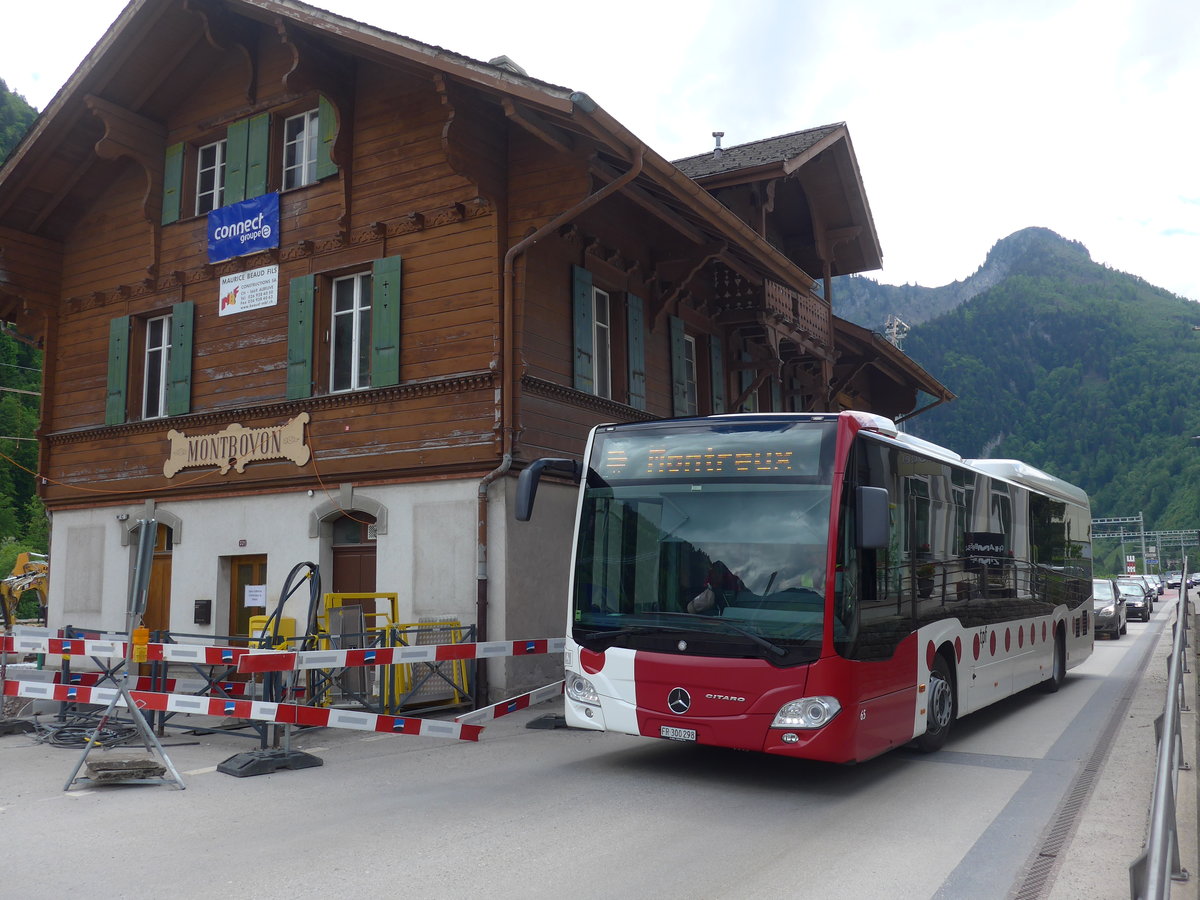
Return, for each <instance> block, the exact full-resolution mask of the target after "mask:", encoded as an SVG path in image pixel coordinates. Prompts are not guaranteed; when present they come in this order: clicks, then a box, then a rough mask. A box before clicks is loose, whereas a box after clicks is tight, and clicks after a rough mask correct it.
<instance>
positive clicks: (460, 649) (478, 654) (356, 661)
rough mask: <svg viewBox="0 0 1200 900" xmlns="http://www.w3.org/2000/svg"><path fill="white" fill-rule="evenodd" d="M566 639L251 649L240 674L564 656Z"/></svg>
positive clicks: (240, 664) (240, 663) (241, 661)
mask: <svg viewBox="0 0 1200 900" xmlns="http://www.w3.org/2000/svg"><path fill="white" fill-rule="evenodd" d="M565 646H566V639H565V638H541V639H538V640H533V641H485V642H483V643H479V644H420V645H417V646H414V647H374V648H368V649H364V650H252V651H250V652H249V653H246V654H245V655H243V656H240V657H239V658H238V671H239V672H291V671H295V670H301V669H349V668H357V667H360V666H394V665H403V664H406V663H435V662H448V661H451V660H460V659H495V658H498V657H504V656H534V655H538V654H544V653H562V652H563V648H564V647H565Z"/></svg>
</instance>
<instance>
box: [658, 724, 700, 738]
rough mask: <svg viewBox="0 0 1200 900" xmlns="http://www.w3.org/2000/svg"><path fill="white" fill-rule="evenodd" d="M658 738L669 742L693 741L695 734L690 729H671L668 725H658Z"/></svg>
mask: <svg viewBox="0 0 1200 900" xmlns="http://www.w3.org/2000/svg"><path fill="white" fill-rule="evenodd" d="M658 736H659V737H665V738H666V739H667V740H669V741H694V740H695V739H696V732H695V730H693V729H691V728H672V727H671V726H670V725H660V726H659V728H658Z"/></svg>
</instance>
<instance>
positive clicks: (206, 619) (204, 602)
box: [192, 598, 212, 625]
mask: <svg viewBox="0 0 1200 900" xmlns="http://www.w3.org/2000/svg"><path fill="white" fill-rule="evenodd" d="M192 624H194V625H211V624H212V600H211V599H207V598H206V599H201V600H197V601H196V608H195V613H194V614H193V616H192Z"/></svg>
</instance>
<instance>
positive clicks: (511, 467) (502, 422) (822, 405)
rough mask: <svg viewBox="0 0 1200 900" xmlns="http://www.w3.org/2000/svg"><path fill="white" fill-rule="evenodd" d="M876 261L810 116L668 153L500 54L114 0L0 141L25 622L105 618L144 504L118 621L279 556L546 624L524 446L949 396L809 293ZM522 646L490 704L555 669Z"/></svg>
mask: <svg viewBox="0 0 1200 900" xmlns="http://www.w3.org/2000/svg"><path fill="white" fill-rule="evenodd" d="M879 264H880V251H879V246H878V240H877V237H876V234H875V230H874V227H873V224H872V221H871V216H870V211H869V208H868V205H867V200H866V196H865V193H864V191H863V186H862V182H861V180H860V177H859V173H858V168H857V164H856V162H855V158H854V153H853V150H852V147H851V144H850V138H849V134H848V133H847V130H846V128H845V126H844V125H834V126H830V127H827V128H820V129H814V130H811V131H803V132H799V133H797V134H794V135H788V136H786V137H783V138H775V139H772V140H769V141H762V142H759V143H756V144H750V145H746V146H744V147H737V148H729V149H727V150H723V151H720V152H719V153H706V154H704V155H703V156H700V157H694V158H692V159H688V160H683V161H681V162H679V163H676V164H673V163H671V162H668V161H667V160H665V159H663V158H661V157H660V156H658V155H657V154H656V153H655V152H654V151H653V150H652V149H651V148H649V147H647V146H646V145H645V144H644V143H643V142H642V141H641V140H639V139H638V138H637V137H636V136H635V135H633V134H631V133H630V132H629V131H628V130H627V129H626V128H625V127H624V126H622V125H621V124H620V123H619V122H617V121H616V120H614V119H613V118H612V117H611V116H610V115H609V114H608V113H606V112H605V111H604V110H603V109H602V108H600V107H598V106H597V105H596V104H595V103H594V102H593V101H592V100H591V99H590V98H589V97H588V96H587V95H586V94H582V93H575V92H572V91H570V90H567V89H565V88H561V87H557V86H554V85H551V84H547V83H544V82H541V81H538V80H537V79H535V78H532V77H529V76H528V75H526V74H525V73H524V72H523V71H521V70H520V69H519V67H517V66H515V65H514V64H512V63H511V62H510V61H508V60H507V59H505V58H503V57H502V58H500V59H497V60H493V61H492V62H490V63H484V62H479V61H476V60H472V59H468V58H465V57H462V56H459V55H457V54H455V53H453V52H450V51H447V50H444V49H441V48H437V47H432V46H428V45H425V44H421V43H418V42H416V41H413V40H410V39H408V38H405V37H401V36H398V35H395V34H391V33H388V32H384V31H381V30H379V29H377V28H374V27H372V26H370V25H367V24H363V23H359V22H354V21H350V20H347V19H344V18H341V17H338V16H336V15H333V14H330V13H327V12H325V11H322V10H320V9H317V8H314V7H312V6H309V5H307V4H304V3H300V2H295V0H133V2H131V3H130V4H129V5H128V7H127V8H126V9H125V11H124V12H123V13H122V14H121V16H120V18H119V19H118V20H117V22H116V23H115V24H114V25H113V27H112V28H111V29H110V31H109V32H108V34H107V35H106V36H105V37H104V39H103V40H102V41H101V42H100V43H99V44H98V45H97V46H96V48H95V49H94V50H93V51H92V53H91V54H90V55H89V56H88V58H87V59H85V60H84V62H83V63H82V65H81V66H80V67H79V69H78V71H76V73H75V74H74V75H73V76H72V78H71V79H70V81H69V82H68V83H67V84H66V85H65V87H64V88H63V90H62V91H61V92H60V93H59V95H58V96H57V97H56V98H55V99H54V100H53V102H52V103H51V104H50V105H49V106H48V107H47V109H46V110H45V111H44V112H43V114H42V115H41V117H40V118H39V119H38V120H37V122H36V123H35V124H34V126H33V128H32V130H31V132H30V133H29V134H28V135H27V136H26V138H25V140H24V141H23V142H22V143H21V144H20V145H19V146H18V147H17V148H16V149H15V151H14V152H13V154H12V155H11V157H10V158H9V159H8V161H7V162H6V164H5V165H4V167H3V169H0V319H2V320H4V321H6V322H8V323H9V325H8V327H9V329H10V331H11V332H13V333H16V334H18V335H20V336H22V337H23V338H24V339H26V340H29V341H32V342H36V343H38V344H39V345H42V346H44V348H45V375H44V403H43V413H42V425H41V430H40V435H39V439H40V447H41V451H40V472H39V474H40V476H41V477H40V491H41V496H42V498H43V499H44V501H45V504H46V506H47V508H48V510H49V511H50V513H51V516H52V539H51V574H52V577H51V580H50V585H51V588H50V596H49V619H50V624H51V625H52V626H64V625H73V626H78V627H82V628H95V629H104V630H123V629H124V627H125V621H126V620H125V613H126V604H127V598H128V594H129V583H130V576H131V571H132V566H133V553H134V549H135V547H136V544H137V541H136V540H135V539H134V534H135V529H136V528H137V527H138V525H137V523H138V521H139V520H142V519H151V518H153V519H154V520H155V521H156V522H157V523H158V532H159V534H158V544H157V551H156V554H155V563H154V568H153V575H152V587H151V593H150V608H149V610H148V611H147V614H146V624H147V625H148V626H149V627H150V628H152V629H170V630H171V631H174V632H179V633H185V634H202V635H213V636H224V635H236V634H244V633H245V631H246V627H247V617H248V616H249V615H250V614H251V613H254V612H262V611H263V610H262V609H259V608H256V607H248V606H247V605H246V597H247V592H246V590H245V588H246V586H247V585H262V584H265V585H267V604H268V606H267V608H268V609H271V608H273V607H274V605H275V602H276V598H277V597H278V595H279V593H280V589H281V587H282V584H283V581H284V578H285V576H286V575H287V573H288V572H289V571H290V570H291V569H292V567H293V566H294V565H296V564H297V563H301V562H305V561H311V562H314V563H318V564H319V566H320V571H321V576H322V583H323V588H324V590H326V591H333V590H337V591H366V592H370V591H388V592H396V593H397V594H398V595H399V606H400V620H401V621H403V622H417V621H418V620H419V619H420V618H422V617H425V616H437V615H450V616H454V617H455V618H457V619H459V620H461V621H463V622H464V623H465V624H478V626H479V628H480V632H481V637H486V638H488V639H502V638H503V639H518V638H534V637H545V636H552V635H558V634H561V633H562V632H563V627H564V609H565V604H564V600H565V586H566V581H567V568H568V567H567V557H568V551H569V547H568V545H569V538H570V532H571V521H572V517H573V506H574V500H573V490H568V489H567V487H565V486H557V485H554V484H546V485H545V486H544V487H543V489H542V492H541V495H540V496H539V506H538V515H537V516H536V517H535V521H534V522H531V523H528V524H515V523H513V521H512V515H511V509H510V507H511V503H510V501H511V498H512V495H513V491H514V487H515V476H516V474H517V473H518V472H519V471H520V469H521V468H522V467H523V466H525V465H526V464H527V463H528V462H529V461H530V460H532V459H535V458H537V457H539V456H543V455H557V456H562V455H578V454H579V453H580V452H581V451H582V448H583V444H584V440H585V437H586V434H587V430H588V428H589V427H590V426H592V425H594V424H596V423H600V422H605V421H623V420H631V419H641V418H646V419H649V418H655V417H665V416H683V415H695V414H708V413H715V412H730V411H741V410H755V409H757V410H772V409H783V410H836V409H841V408H845V407H855V408H860V409H866V410H872V411H876V412H879V413H882V414H884V415H888V416H893V417H898V418H903V417H905V416H907V415H910V414H913V413H914V412H916V411H919V410H918V406H919V402H918V396H919V395H920V396H923V397H924V398H925V399H924V400H923V401H921V402H926V403H927V402H930V400H931V399H932V402H940V401H942V400H947V399H950V397H951V395H950V394H949V393H948V392H947V391H946V390H945V389H944V388H943V387H942V386H941V385H939V384H938V383H937V382H936V381H934V380H933V379H932V378H931V377H930V376H929V375H928V374H927V373H925V372H923V371H922V370H921V369H920V368H919V367H917V366H916V365H914V364H913V363H912V362H911V361H910V360H908V359H907V358H906V357H904V356H903V354H901V353H900V352H898V351H897V350H896V348H894V347H893V346H892V345H891V344H888V343H886V342H885V341H882V340H881V339H879V338H878V336H876V335H872V334H871V333H870V332H867V331H865V330H864V329H861V328H858V327H857V326H853V325H851V324H850V323H847V322H843V321H840V320H838V319H837V318H835V317H834V316H833V315H832V311H831V306H830V302H829V299H830V279H831V278H832V277H833V276H836V275H842V274H848V273H853V272H861V271H867V270H871V269H874V268H877V267H878V266H879ZM814 277H815V278H816V279H817V280H816V281H814ZM301 593H302V592H301ZM305 603H306V598H300V597H299V596H297V598H296V599H294V600H292V601H291V602H290V603H289V608H288V613H289V614H290V615H293V616H294V617H296V618H297V619H298V620H299V621H301V622H303V621H304V618H305V608H304V607H305ZM520 662H521V665H520V666H516V665H514V663H513V661H508V664H507V665H503V664H500V663H496V662H494V663H493V664H492V671H491V681H492V690H493V694H496V693H497V686H498V685H499V684H500V683H503V687H504V688H506V689H510V690H512V689H519V688H524V687H528V686H532V685H534V684H537V683H542V682H544V681H548V680H552V678H553V677H555V675H554V673H555V671H556V669H557V668H558V666H559V663H558V661H557V660H555V659H547V658H538V659H533V658H529V659H524V660H521V661H520Z"/></svg>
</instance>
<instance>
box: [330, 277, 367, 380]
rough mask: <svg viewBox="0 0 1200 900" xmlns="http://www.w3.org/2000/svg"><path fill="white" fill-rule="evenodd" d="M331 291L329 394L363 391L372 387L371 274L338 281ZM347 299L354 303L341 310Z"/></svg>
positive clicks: (345, 305) (337, 279) (334, 283)
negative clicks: (339, 348)
mask: <svg viewBox="0 0 1200 900" xmlns="http://www.w3.org/2000/svg"><path fill="white" fill-rule="evenodd" d="M331 288H332V289H331V290H330V301H329V392H330V393H332V394H342V393H345V392H347V391H360V390H363V389H364V388H369V387H370V386H371V288H372V283H371V273H370V272H358V273H356V274H354V275H345V276H343V277H341V278H335V279H333V282H332V284H331ZM347 291H348V292H349V293H347ZM345 300H349V301H350V302H349V303H342V304H341V305H342V307H343V308H341V309H339V308H338V306H339V301H345ZM339 346H342V347H344V352H339V350H338V347H339Z"/></svg>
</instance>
